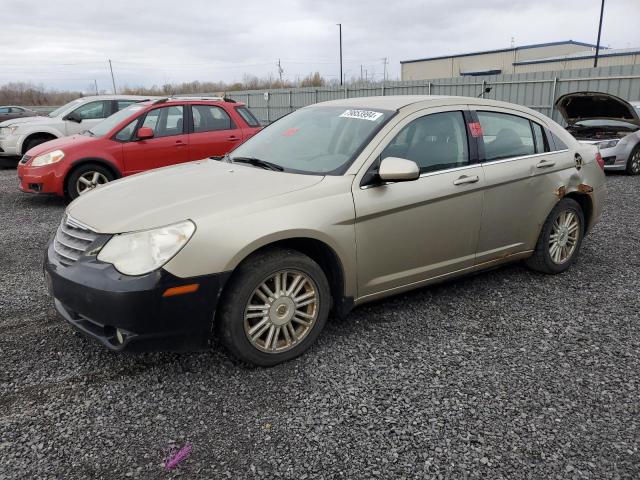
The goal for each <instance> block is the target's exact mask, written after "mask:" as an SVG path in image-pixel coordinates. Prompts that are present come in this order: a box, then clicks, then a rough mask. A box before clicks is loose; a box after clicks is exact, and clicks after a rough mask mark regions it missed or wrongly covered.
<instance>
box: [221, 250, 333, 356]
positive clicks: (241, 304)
mask: <svg viewBox="0 0 640 480" xmlns="http://www.w3.org/2000/svg"><path fill="white" fill-rule="evenodd" d="M283 274H284V275H285V277H284V279H283ZM276 276H278V277H279V280H277V281H278V284H276V283H275V281H276V279H275V277H276ZM298 276H300V278H299V277H298ZM296 279H298V283H295V282H296ZM283 283H284V285H285V288H282V285H283ZM294 283H295V286H292V285H293V284H294ZM262 285H266V286H267V287H269V290H270V293H267V291H265V290H262V289H261V288H262ZM278 286H280V289H278ZM259 289H261V290H259ZM289 289H291V294H290V295H286V294H284V295H283V293H285V292H286V291H287V290H289ZM278 290H279V291H278ZM302 292H304V293H302ZM271 294H274V295H271ZM305 296H306V297H307V298H304V297H305ZM294 298H295V299H303V300H298V303H295V302H294V301H293V299H294ZM305 303H308V304H307V305H304V304H305ZM298 304H301V305H300V306H299V305H298ZM330 308H331V293H330V290H329V282H328V281H327V277H326V275H325V274H324V272H323V270H322V268H320V266H319V265H318V264H317V263H316V262H315V261H313V260H312V259H311V258H309V257H307V256H306V255H303V254H302V253H300V252H297V251H295V250H288V249H273V250H268V251H266V252H262V253H258V254H256V255H252V256H251V257H249V258H248V259H246V260H245V261H244V262H243V263H242V264H240V266H239V267H238V268H237V270H236V271H235V272H234V274H233V276H232V277H231V279H230V281H229V284H228V286H227V288H226V289H225V292H224V294H223V296H222V299H221V305H220V308H219V309H218V314H217V316H216V330H217V333H218V336H219V338H220V339H221V341H222V343H223V344H224V346H225V347H226V348H227V350H228V351H229V352H230V353H231V354H232V355H233V356H235V357H237V358H238V359H240V360H242V361H243V362H246V363H249V364H253V365H258V366H261V367H271V366H273V365H277V364H279V363H282V362H286V361H288V360H291V359H292V358H295V357H297V356H298V355H300V354H302V353H303V352H305V351H306V350H307V349H308V348H309V347H310V346H311V345H312V344H313V342H315V340H316V339H317V338H318V335H320V332H321V331H322V329H323V327H324V325H325V323H326V321H327V317H328V316H329V310H330ZM299 312H302V313H304V314H305V318H304V319H303V318H302V317H301V316H300V314H299ZM245 315H247V316H248V317H250V318H246V317H245ZM309 317H312V318H311V319H308V318H309ZM303 322H305V323H307V324H308V326H305V325H304V324H303ZM252 329H253V331H252ZM265 329H266V330H265ZM292 329H293V331H292ZM261 332H262V333H261ZM250 333H251V336H253V337H254V339H255V341H252V340H250Z"/></svg>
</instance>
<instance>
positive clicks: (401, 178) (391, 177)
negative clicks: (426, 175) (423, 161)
mask: <svg viewBox="0 0 640 480" xmlns="http://www.w3.org/2000/svg"><path fill="white" fill-rule="evenodd" d="M378 175H379V176H380V179H381V180H382V181H384V182H407V181H409V180H416V179H417V178H420V169H419V168H418V165H417V164H416V162H414V161H413V160H406V159H404V158H397V157H387V158H385V159H384V160H382V162H380V169H379V170H378Z"/></svg>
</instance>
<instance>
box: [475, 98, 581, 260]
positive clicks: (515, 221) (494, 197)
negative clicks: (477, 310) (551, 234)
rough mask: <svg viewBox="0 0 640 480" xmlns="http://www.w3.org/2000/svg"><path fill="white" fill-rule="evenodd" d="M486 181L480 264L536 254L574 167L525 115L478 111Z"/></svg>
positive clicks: (568, 155) (479, 250)
mask: <svg viewBox="0 0 640 480" xmlns="http://www.w3.org/2000/svg"><path fill="white" fill-rule="evenodd" d="M477 108H478V109H477V110H476V111H475V115H476V116H477V120H478V122H479V124H480V128H481V132H479V136H480V137H481V139H482V141H481V142H480V147H481V148H480V155H481V158H482V168H483V169H484V176H485V179H486V191H485V196H484V209H483V213H482V227H481V230H480V237H479V240H478V253H477V259H476V262H477V263H478V264H481V263H485V262H489V261H492V260H498V259H501V258H505V257H508V256H509V255H511V254H515V253H518V252H523V251H528V250H532V249H533V248H534V247H535V243H536V241H537V238H538V234H539V232H540V228H541V226H542V224H543V223H544V221H545V219H546V217H547V215H548V214H549V212H550V211H551V209H552V208H553V205H554V204H555V203H556V202H557V201H558V197H557V194H556V192H557V189H558V187H559V186H560V185H562V184H563V183H562V182H563V179H564V178H565V176H566V173H564V172H563V171H564V170H566V169H568V168H572V167H574V166H575V161H574V160H573V157H572V155H571V154H570V153H568V151H567V150H562V151H552V150H553V148H552V147H551V146H550V143H549V139H548V138H547V134H546V132H545V128H544V126H543V125H542V124H541V123H540V121H539V120H538V119H536V118H535V117H533V116H528V115H527V114H525V113H523V112H519V111H516V110H510V109H503V108H490V107H485V106H482V107H477Z"/></svg>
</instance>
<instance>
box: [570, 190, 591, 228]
mask: <svg viewBox="0 0 640 480" xmlns="http://www.w3.org/2000/svg"><path fill="white" fill-rule="evenodd" d="M564 198H570V199H572V200H574V201H576V202H577V203H578V205H580V208H581V209H582V215H583V216H584V223H585V225H584V232H585V235H586V234H587V233H588V232H589V230H591V227H592V226H593V225H592V219H593V200H592V199H591V196H590V195H589V194H587V193H581V192H579V191H573V192H569V193H567V194H566V195H565V196H564Z"/></svg>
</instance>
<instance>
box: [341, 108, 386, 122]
mask: <svg viewBox="0 0 640 480" xmlns="http://www.w3.org/2000/svg"><path fill="white" fill-rule="evenodd" d="M382 115H384V114H383V113H380V112H372V111H370V110H345V112H344V113H343V114H342V115H340V116H341V117H342V118H359V119H360V120H371V121H372V122H375V121H376V120H378V119H379V118H380V117H381V116H382Z"/></svg>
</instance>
